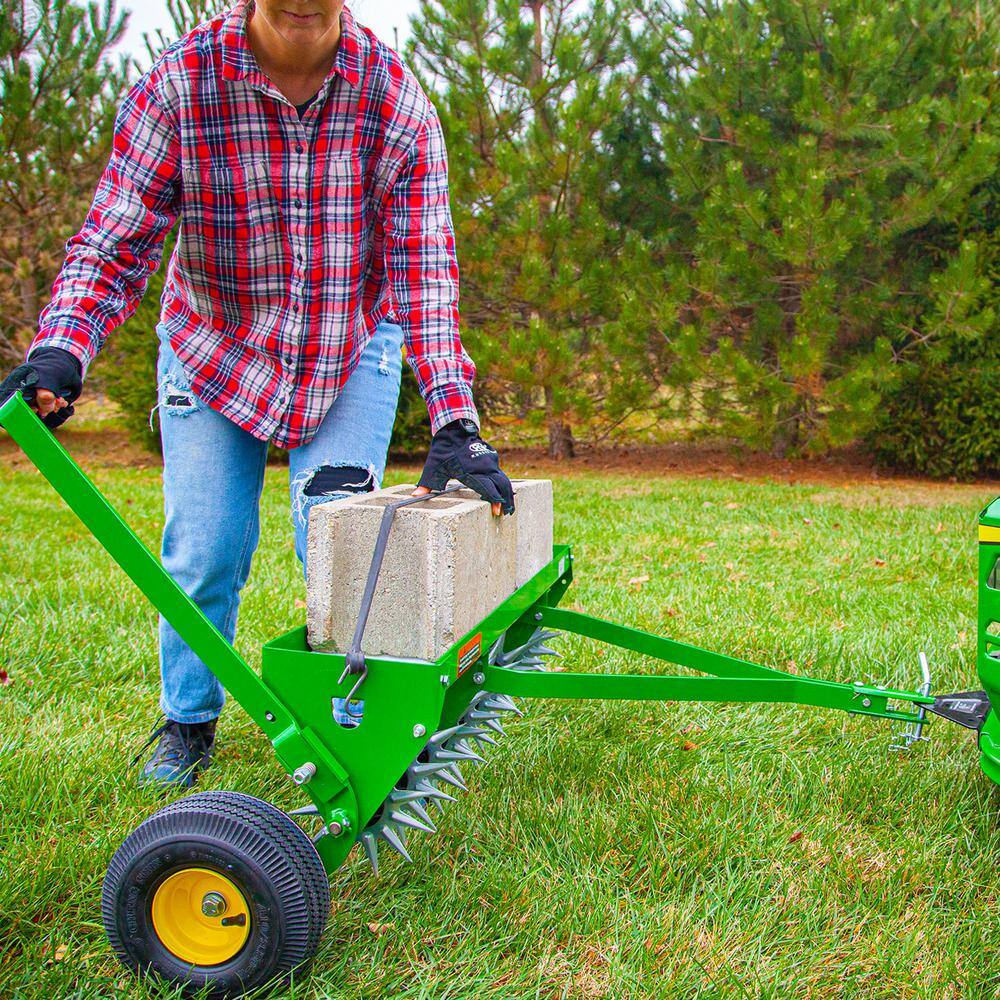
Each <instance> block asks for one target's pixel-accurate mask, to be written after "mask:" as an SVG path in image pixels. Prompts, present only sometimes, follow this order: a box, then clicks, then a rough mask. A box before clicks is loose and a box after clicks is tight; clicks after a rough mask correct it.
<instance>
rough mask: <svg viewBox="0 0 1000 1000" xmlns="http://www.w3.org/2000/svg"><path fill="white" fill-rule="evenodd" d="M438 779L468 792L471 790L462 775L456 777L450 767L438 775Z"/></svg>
mask: <svg viewBox="0 0 1000 1000" xmlns="http://www.w3.org/2000/svg"><path fill="white" fill-rule="evenodd" d="M437 780H438V781H443V782H444V783H445V784H447V785H452V786H453V787H455V788H460V789H462V791H463V792H467V791H468V790H469V788H468V786H467V785H466V784H465V782H464V781H463V780H462V779H461V778H460V777H458V778H456V777H455V775H454V773H453V772H452V771H451V770H449V769H445V770H444V771H442V772H441V773H440V774H439V775H438V776H437Z"/></svg>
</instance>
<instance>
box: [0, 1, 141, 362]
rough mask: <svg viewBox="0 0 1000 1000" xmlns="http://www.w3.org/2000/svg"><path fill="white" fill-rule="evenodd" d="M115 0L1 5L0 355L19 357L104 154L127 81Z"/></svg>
mask: <svg viewBox="0 0 1000 1000" xmlns="http://www.w3.org/2000/svg"><path fill="white" fill-rule="evenodd" d="M124 28H125V17H124V15H122V14H119V13H118V12H117V11H116V9H115V4H114V2H113V0H105V2H104V3H103V4H97V3H88V4H82V3H77V2H74V0H4V3H3V4H0V360H2V361H3V362H4V363H5V364H11V363H16V362H17V361H19V360H20V359H21V358H22V357H23V355H24V351H25V349H26V347H27V346H28V343H29V342H30V340H31V338H32V337H33V336H34V333H35V330H36V328H37V323H38V315H39V312H40V311H41V309H42V307H43V306H44V305H45V302H46V296H47V294H48V291H49V289H50V288H51V286H52V282H53V280H54V279H55V276H56V274H57V273H58V270H59V267H60V265H61V264H62V260H63V254H64V244H65V241H66V239H67V237H68V236H70V235H71V232H72V226H73V225H74V224H76V225H79V223H80V222H82V220H83V217H84V215H85V213H86V210H87V206H88V204H89V202H90V198H91V196H92V194H93V190H94V186H95V185H96V183H97V179H98V177H99V176H100V173H101V170H102V169H103V167H104V164H105V162H106V161H107V155H108V146H107V143H108V137H109V135H110V130H111V125H112V122H113V120H114V114H115V109H116V105H117V102H118V100H119V99H120V97H121V95H122V94H123V93H124V90H125V87H126V85H127V77H128V67H127V61H126V60H124V59H119V60H117V61H113V60H112V58H111V54H110V50H111V48H112V46H113V45H114V44H115V43H116V42H117V41H118V40H119V39H120V38H121V36H122V32H123V31H124Z"/></svg>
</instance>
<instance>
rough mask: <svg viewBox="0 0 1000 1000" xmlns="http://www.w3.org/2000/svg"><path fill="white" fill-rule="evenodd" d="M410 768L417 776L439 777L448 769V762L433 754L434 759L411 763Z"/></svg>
mask: <svg viewBox="0 0 1000 1000" xmlns="http://www.w3.org/2000/svg"><path fill="white" fill-rule="evenodd" d="M411 769H412V771H413V773H414V774H415V775H417V777H418V778H423V777H439V776H440V775H441V774H443V773H444V772H445V771H447V770H448V762H447V761H446V760H440V759H438V757H437V756H435V759H434V760H431V761H428V762H427V763H426V764H413V765H412V768H411Z"/></svg>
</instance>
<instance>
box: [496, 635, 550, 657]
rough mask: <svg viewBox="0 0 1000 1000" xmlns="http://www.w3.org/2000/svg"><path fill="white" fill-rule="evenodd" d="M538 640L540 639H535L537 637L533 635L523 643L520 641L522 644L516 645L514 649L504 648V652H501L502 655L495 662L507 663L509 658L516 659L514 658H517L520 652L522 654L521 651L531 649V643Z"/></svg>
mask: <svg viewBox="0 0 1000 1000" xmlns="http://www.w3.org/2000/svg"><path fill="white" fill-rule="evenodd" d="M538 641H540V640H537V639H535V637H534V636H532V637H531V638H530V639H529V640H528V641H527V642H525V643H522V644H521V645H520V646H518V647H517V648H516V649H509V650H506V651H505V652H504V653H503V654H502V655H501V656H500V657H499V659H498V660H497V662H498V663H500V664H507V663H510V662H511V660H516V659H517V658H518V657H520V655H521V654H522V653H523V652H524V651H525V650H528V649H531V647H532V645H533V644H534V643H535V642H538Z"/></svg>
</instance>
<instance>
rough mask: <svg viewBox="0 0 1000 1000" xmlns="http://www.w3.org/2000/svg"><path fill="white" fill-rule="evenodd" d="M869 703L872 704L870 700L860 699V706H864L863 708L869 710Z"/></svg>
mask: <svg viewBox="0 0 1000 1000" xmlns="http://www.w3.org/2000/svg"><path fill="white" fill-rule="evenodd" d="M871 703H872V700H871V698H862V699H861V704H862V705H864V706H865V708H870V707H871Z"/></svg>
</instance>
